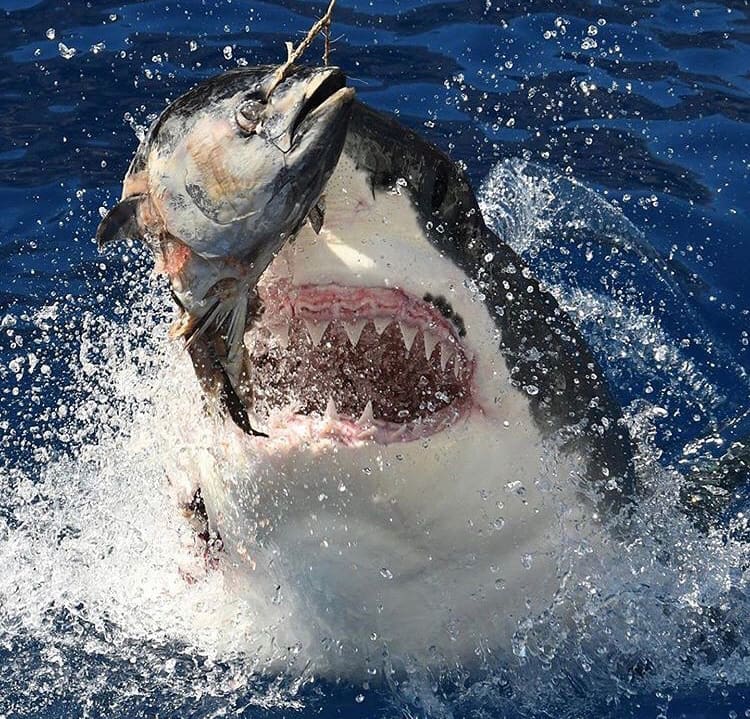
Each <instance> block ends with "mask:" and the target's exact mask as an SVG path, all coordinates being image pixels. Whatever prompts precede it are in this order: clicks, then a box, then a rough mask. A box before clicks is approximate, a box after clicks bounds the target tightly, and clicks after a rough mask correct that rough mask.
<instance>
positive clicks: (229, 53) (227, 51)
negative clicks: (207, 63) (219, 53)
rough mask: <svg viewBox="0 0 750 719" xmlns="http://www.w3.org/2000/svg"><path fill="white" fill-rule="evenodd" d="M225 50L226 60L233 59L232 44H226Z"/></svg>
mask: <svg viewBox="0 0 750 719" xmlns="http://www.w3.org/2000/svg"><path fill="white" fill-rule="evenodd" d="M223 52H224V58H225V59H226V60H231V59H232V47H231V45H227V46H225V47H224V50H223Z"/></svg>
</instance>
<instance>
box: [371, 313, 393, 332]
mask: <svg viewBox="0 0 750 719" xmlns="http://www.w3.org/2000/svg"><path fill="white" fill-rule="evenodd" d="M391 322H393V320H392V319H391V318H390V317H378V318H377V319H374V320H373V321H372V324H373V325H375V331H376V332H377V333H378V334H379V335H382V334H383V332H385V328H386V327H388V325H389V324H391Z"/></svg>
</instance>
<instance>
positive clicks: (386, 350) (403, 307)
mask: <svg viewBox="0 0 750 719" xmlns="http://www.w3.org/2000/svg"><path fill="white" fill-rule="evenodd" d="M261 299H262V301H263V308H264V311H263V314H262V316H261V317H260V318H259V320H258V321H256V322H255V323H254V325H253V327H252V329H251V330H250V331H249V332H248V333H247V334H246V336H245V345H246V348H247V363H246V371H247V379H248V385H249V387H250V388H251V390H250V393H251V397H250V398H249V399H250V401H249V404H251V407H252V411H251V414H252V419H253V423H254V426H257V427H260V428H263V427H268V425H269V422H271V423H277V422H278V418H279V416H280V415H283V417H284V420H283V421H284V422H286V423H289V422H292V423H293V422H300V421H301V420H303V419H305V420H308V421H307V425H308V426H311V425H314V426H315V428H316V431H317V432H318V433H321V432H322V433H324V434H326V435H327V436H331V437H334V438H335V439H337V440H339V441H359V440H363V439H373V440H375V441H378V442H381V443H390V442H396V441H402V442H403V441H409V440H413V439H417V438H420V437H425V436H428V435H430V434H434V433H435V432H437V431H440V430H442V429H445V428H446V427H447V426H449V425H451V424H453V423H454V422H456V421H457V420H458V419H459V418H460V417H462V416H463V415H464V414H465V413H466V411H467V410H468V409H469V407H470V405H471V380H472V374H473V362H472V360H471V358H470V356H469V354H468V351H467V350H466V348H465V347H464V344H463V342H462V340H461V336H460V335H461V334H462V331H461V326H460V324H459V323H456V321H455V320H453V321H452V320H451V319H449V318H448V317H446V316H445V314H446V313H445V303H442V304H441V303H437V305H438V306H436V304H434V303H433V302H431V301H429V300H430V299H431V298H429V297H428V298H427V299H419V298H416V297H414V296H411V295H409V294H407V293H406V292H403V291H401V290H398V289H390V288H382V287H381V288H363V287H342V286H337V285H304V286H294V285H291V283H288V282H283V281H282V282H277V283H274V284H273V285H271V286H267V287H265V288H264V289H263V291H262V295H261ZM439 307H441V308H442V311H441V309H439ZM447 314H449V313H447ZM274 418H276V421H274Z"/></svg>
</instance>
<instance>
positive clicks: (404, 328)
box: [398, 322, 419, 352]
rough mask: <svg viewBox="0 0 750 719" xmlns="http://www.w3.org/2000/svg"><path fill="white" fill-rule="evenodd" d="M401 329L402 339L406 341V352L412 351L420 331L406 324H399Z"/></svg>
mask: <svg viewBox="0 0 750 719" xmlns="http://www.w3.org/2000/svg"><path fill="white" fill-rule="evenodd" d="M398 326H399V329H400V330H401V338H402V339H403V341H404V347H406V351H407V352H409V351H411V348H412V345H413V344H414V338H415V337H416V336H417V332H418V331H419V330H418V329H417V328H416V327H411V326H410V325H407V324H406V323H404V322H399V323H398Z"/></svg>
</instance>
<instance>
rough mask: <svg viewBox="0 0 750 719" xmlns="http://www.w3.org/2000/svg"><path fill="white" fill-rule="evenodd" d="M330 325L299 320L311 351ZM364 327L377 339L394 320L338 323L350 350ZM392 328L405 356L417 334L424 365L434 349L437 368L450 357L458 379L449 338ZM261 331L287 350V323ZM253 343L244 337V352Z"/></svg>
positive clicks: (458, 356) (458, 357)
mask: <svg viewBox="0 0 750 719" xmlns="http://www.w3.org/2000/svg"><path fill="white" fill-rule="evenodd" d="M332 321H333V320H323V321H321V322H315V321H312V320H307V319H304V320H302V322H303V324H304V326H305V329H306V330H307V334H308V335H309V337H310V340H311V341H312V344H313V347H318V346H319V345H320V343H321V340H322V339H323V335H324V334H325V332H326V330H327V329H328V326H329V325H330V324H331V322H332ZM368 323H370V324H372V325H373V327H374V328H375V331H376V332H377V334H378V335H382V334H383V332H385V330H386V329H387V328H388V327H389V326H390V325H391V324H393V323H394V320H391V319H388V318H383V319H374V320H356V321H353V322H340V323H339V324H340V325H341V326H342V327H343V328H344V331H345V332H346V336H347V337H348V338H349V343H350V344H351V346H352V347H356V346H357V344H358V342H359V339H360V337H361V336H362V331H363V330H364V328H365V327H366V326H367V324H368ZM396 324H397V325H398V327H399V329H400V330H401V339H402V341H403V344H404V348H405V349H406V352H407V353H408V352H410V351H411V348H412V346H413V345H414V340H415V339H416V337H417V335H418V334H419V333H420V332H421V334H422V338H423V343H422V346H423V348H424V355H425V359H426V360H427V362H429V361H430V359H431V357H432V354H433V352H434V351H435V348H436V347H438V346H439V348H440V368H441V369H442V370H443V371H445V368H446V367H447V365H448V362H449V361H450V359H451V357H454V358H455V359H454V362H453V372H454V374H455V375H456V377H458V376H459V374H460V371H461V359H462V358H461V353H460V352H458V351H457V350H456V343H455V340H454V339H453V338H452V337H451V338H449V339H448V340H440V339H439V338H438V337H436V336H435V335H434V334H432V333H431V332H429V331H428V330H420V329H418V328H416V327H412V326H410V325H407V324H405V323H404V322H396ZM265 328H266V329H267V330H268V331H269V332H270V334H271V336H272V337H273V338H274V340H275V341H276V343H277V344H278V345H279V346H280V347H281V348H282V349H287V347H288V346H289V324H288V323H281V324H276V325H266V326H265ZM254 341H255V337H254V335H253V334H252V332H251V333H248V335H246V337H245V345H246V346H247V347H248V349H252V345H253V343H254Z"/></svg>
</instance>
